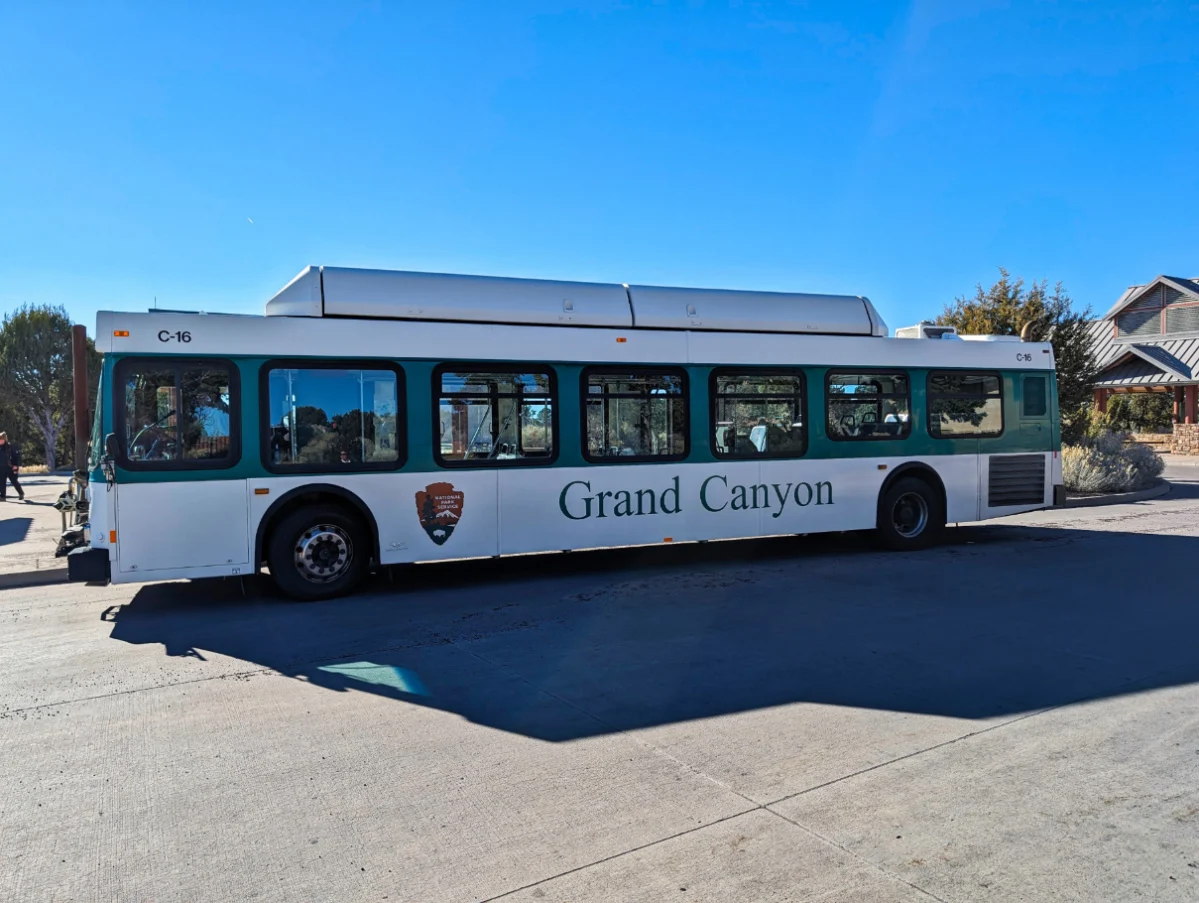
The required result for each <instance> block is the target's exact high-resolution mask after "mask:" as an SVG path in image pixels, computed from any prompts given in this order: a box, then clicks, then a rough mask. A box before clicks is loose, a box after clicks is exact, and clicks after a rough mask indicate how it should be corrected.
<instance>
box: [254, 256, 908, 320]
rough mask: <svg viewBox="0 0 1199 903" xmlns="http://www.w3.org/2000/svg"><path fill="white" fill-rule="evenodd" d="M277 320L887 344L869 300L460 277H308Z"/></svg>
mask: <svg viewBox="0 0 1199 903" xmlns="http://www.w3.org/2000/svg"><path fill="white" fill-rule="evenodd" d="M266 314H267V316H269V317H338V318H359V317H361V318H376V319H386V320H441V321H458V322H471V323H511V324H523V325H530V326H534V325H535V326H601V327H609V328H621V329H625V328H633V329H638V328H640V329H686V330H692V331H696V330H699V331H716V332H774V333H803V334H823V335H851V336H878V337H885V336H886V335H887V326H886V324H885V323H884V322H883V319H882V317H880V316H879V314H878V311H876V310H875V309H874V305H873V304H871V303H870V301H869V300H868V299H867V298H863V297H860V296H856V295H812V294H798V293H790V292H741V291H727V290H722V289H697V288H666V287H660V286H648V285H621V284H617V283H597V282H556V281H551V280H546V279H511V278H506V277H498V276H456V275H450V274H443V273H413V272H404V271H396V270H364V269H350V268H347V267H315V266H310V267H308V268H307V269H305V270H303V271H302V272H301V273H300V274H299V275H298V276H296V277H295V278H294V279H293V280H292V281H291V282H289V283H288V284H287V285H286V286H284V287H283V288H282V289H280V290H279V292H278V293H276V294H275V296H274V297H273V298H271V299H270V300H269V301H268V302H267V303H266Z"/></svg>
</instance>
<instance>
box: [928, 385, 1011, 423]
mask: <svg viewBox="0 0 1199 903" xmlns="http://www.w3.org/2000/svg"><path fill="white" fill-rule="evenodd" d="M928 433H929V435H930V436H932V437H933V438H934V439H956V438H960V437H979V436H998V435H1000V434H1001V433H1003V380H1002V379H1000V377H999V376H998V374H995V373H963V372H958V371H952V370H939V371H934V372H932V373H930V374H929V375H928Z"/></svg>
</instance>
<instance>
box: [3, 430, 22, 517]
mask: <svg viewBox="0 0 1199 903" xmlns="http://www.w3.org/2000/svg"><path fill="white" fill-rule="evenodd" d="M20 469H21V450H20V449H19V448H17V447H16V446H15V445H12V444H10V443H9V441H8V433H0V502H3V501H6V499H5V495H6V494H7V492H8V484H9V483H12V488H13V489H15V490H17V497H18V498H19V499H20V500H21V501H22V502H23V501H25V490H24V489H22V488H21V484H20V483H18V482H17V472H18V471H20Z"/></svg>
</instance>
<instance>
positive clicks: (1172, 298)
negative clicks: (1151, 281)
mask: <svg viewBox="0 0 1199 903" xmlns="http://www.w3.org/2000/svg"><path fill="white" fill-rule="evenodd" d="M1162 297H1163V298H1164V299H1165V301H1166V304H1167V305H1170V304H1185V303H1186V302H1187V301H1194V300H1195V299H1194V298H1192V297H1190V296H1188V295H1184V294H1183V293H1182V292H1180V291H1179V290H1178V289H1176V288H1170V286H1168V285H1163V286H1162Z"/></svg>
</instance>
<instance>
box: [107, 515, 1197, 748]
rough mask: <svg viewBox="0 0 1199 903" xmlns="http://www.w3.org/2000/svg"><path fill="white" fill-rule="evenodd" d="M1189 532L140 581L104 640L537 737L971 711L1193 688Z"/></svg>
mask: <svg viewBox="0 0 1199 903" xmlns="http://www.w3.org/2000/svg"><path fill="white" fill-rule="evenodd" d="M1197 550H1199V539H1196V538H1195V537H1185V536H1171V535H1155V534H1136V533H1118V532H1105V531H1087V530H1079V529H1051V528H1030V527H1024V526H996V525H988V526H983V527H965V528H961V529H959V530H955V531H953V534H952V539H951V541H950V542H948V543H947V544H946V545H944V546H941V547H939V548H936V549H933V550H929V551H927V552H923V553H917V554H903V555H897V554H887V553H880V552H876V551H874V550H873V549H872V548H870V547H869V546H868V545H866V544H865V543H864V541H862V540H861V539H859V538H856V537H855V538H842V539H836V538H813V539H808V540H804V541H802V542H799V541H796V540H787V539H782V540H768V541H756V542H741V543H709V544H706V545H692V546H679V547H675V548H662V547H655V548H648V549H618V550H607V551H603V552H595V553H574V554H572V555H556V556H528V557H522V558H513V559H500V560H498V561H481V562H461V563H457V562H447V563H442V564H436V565H422V566H419V567H414V568H407V569H402V570H397V571H395V573H394V582H393V583H388V581H387V580H386V578H380V579H378V580H376V582H375V583H374V584H372V586H370V587H369V588H368V589H367V590H366V591H364V592H363V593H360V594H359V595H356V596H354V597H352V598H348V599H343V600H337V601H333V602H325V603H318V604H309V605H304V604H297V603H292V602H288V601H286V600H283V599H281V598H278V597H277V596H275V595H274V594H272V593H271V592H269V591H266V590H263V591H261V592H257V593H255V594H252V595H251V597H249V598H243V597H242V593H241V590H240V588H239V586H238V584H237V583H236V582H234V581H226V582H214V581H197V582H194V583H191V584H184V583H172V584H162V585H151V586H147V587H144V588H142V589H141V590H140V591H139V592H138V593H137V595H136V596H135V597H134V599H133V600H132V601H131V602H130V603H129V604H127V605H125V606H122V607H120V608H119V609H116V610H114V611H111V612H109V613H107V615H106V617H107V619H108V620H111V621H113V626H112V632H111V636H112V638H113V639H116V640H121V641H123V642H127V643H134V644H161V645H162V646H163V648H164V650H165V653H166V654H167V655H169V656H196V657H199V658H205V659H206V658H209V657H210V656H211V655H213V654H217V655H220V656H229V657H232V658H235V659H240V660H243V661H245V662H248V663H252V664H254V665H257V666H261V667H263V668H268V669H272V670H274V671H277V672H279V673H280V674H284V675H289V676H291V677H295V678H298V679H302V680H305V681H307V682H309V683H311V684H313V685H315V686H317V687H321V688H324V689H328V690H334V691H341V692H345V691H350V690H357V691H360V692H366V693H372V694H376V695H379V696H383V697H387V698H391V699H395V700H400V701H403V702H405V703H408V704H415V705H421V706H428V707H431V708H436V709H440V710H443V711H447V712H452V713H455V714H458V715H460V716H462V717H464V718H467V719H469V720H471V721H473V722H477V723H479V724H483V725H487V726H490V727H495V728H498V729H501V730H505V731H510V732H514V733H519V734H524V735H528V736H531V737H536V738H539V739H543V740H549V741H565V740H573V739H578V738H581V737H587V736H595V735H599V734H606V733H611V732H614V731H622V730H630V729H636V728H643V727H650V726H654V725H661V724H669V723H677V722H682V721H687V720H691V719H698V718H708V717H712V716H716V715H724V714H729V713H734V712H742V711H748V710H754V709H761V708H765V707H771V706H780V705H786V704H790V703H797V702H810V703H819V704H825V705H839V706H853V707H858V708H869V709H881V710H889V711H898V712H911V713H919V714H930V715H946V716H953V717H960V718H973V719H980V718H990V717H995V716H1004V715H1011V714H1015V713H1019V712H1027V711H1033V710H1037V709H1041V708H1046V707H1051V706H1057V705H1064V704H1068V703H1074V702H1080V701H1084V700H1089V699H1099V698H1104V697H1108V696H1115V695H1120V694H1123V693H1129V692H1139V691H1143V690H1147V689H1152V688H1154V687H1161V686H1171V685H1177V684H1184V683H1190V682H1193V681H1195V680H1199V656H1197V655H1195V652H1194V649H1195V637H1196V636H1199V604H1197V603H1196V602H1195V601H1194V596H1193V593H1192V592H1191V591H1190V590H1191V584H1190V580H1189V571H1188V569H1187V568H1186V567H1177V566H1174V562H1179V561H1181V562H1186V561H1189V558H1190V556H1191V555H1192V554H1195V552H1196V551H1197Z"/></svg>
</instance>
